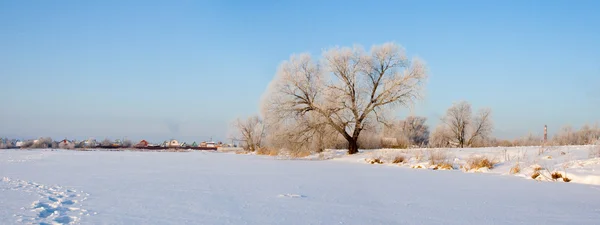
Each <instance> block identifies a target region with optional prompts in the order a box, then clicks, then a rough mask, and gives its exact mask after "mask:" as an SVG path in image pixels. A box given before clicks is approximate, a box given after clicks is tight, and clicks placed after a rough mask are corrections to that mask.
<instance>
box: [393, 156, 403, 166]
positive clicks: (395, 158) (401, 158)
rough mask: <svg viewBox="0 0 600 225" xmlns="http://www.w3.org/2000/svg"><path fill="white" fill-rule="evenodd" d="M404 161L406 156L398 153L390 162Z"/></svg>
mask: <svg viewBox="0 0 600 225" xmlns="http://www.w3.org/2000/svg"><path fill="white" fill-rule="evenodd" d="M404 162H406V157H404V156H403V155H398V156H396V157H394V161H392V163H394V164H398V163H404Z"/></svg>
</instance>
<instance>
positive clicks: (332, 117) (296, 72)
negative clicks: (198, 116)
mask: <svg viewBox="0 0 600 225" xmlns="http://www.w3.org/2000/svg"><path fill="white" fill-rule="evenodd" d="M426 78H427V73H426V67H425V65H424V63H423V62H422V61H421V60H419V59H416V58H415V59H412V60H411V59H408V58H407V57H406V55H405V53H404V50H403V49H402V48H401V47H400V46H398V45H397V44H394V43H386V44H383V45H376V46H373V47H372V48H371V50H370V51H369V52H365V51H364V50H363V49H362V48H360V47H354V48H347V47H344V48H339V47H336V48H332V49H329V50H326V51H325V52H324V53H323V55H322V59H321V60H315V59H313V58H312V57H311V56H310V55H308V54H301V55H292V56H291V57H290V59H289V60H288V61H285V62H283V63H282V64H281V65H280V67H279V70H278V72H277V74H276V76H275V79H274V80H273V82H272V83H271V85H270V87H269V89H268V90H267V93H266V96H267V97H266V101H265V108H266V109H267V110H265V112H266V117H273V118H293V119H292V121H302V120H304V119H303V118H307V117H308V118H318V119H317V121H322V122H324V123H325V124H326V126H328V127H330V128H331V129H332V130H334V131H336V132H337V133H338V134H339V135H341V136H342V137H343V138H344V139H345V140H346V142H347V143H348V153H349V154H354V153H357V152H358V147H359V146H358V138H359V136H360V134H361V132H362V131H363V130H364V129H365V127H366V126H367V125H368V124H369V123H376V122H381V121H382V120H384V119H385V118H384V116H383V115H384V114H385V111H387V110H392V109H395V108H397V107H398V106H409V105H412V104H413V103H414V102H415V100H417V99H418V98H419V97H420V94H421V91H422V87H423V86H424V81H425V80H426Z"/></svg>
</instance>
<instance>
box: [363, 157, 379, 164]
mask: <svg viewBox="0 0 600 225" xmlns="http://www.w3.org/2000/svg"><path fill="white" fill-rule="evenodd" d="M367 162H368V163H370V164H383V161H381V158H372V159H367Z"/></svg>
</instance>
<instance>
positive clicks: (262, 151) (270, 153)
mask: <svg viewBox="0 0 600 225" xmlns="http://www.w3.org/2000/svg"><path fill="white" fill-rule="evenodd" d="M256 154H257V155H268V156H277V155H279V151H278V150H277V149H274V148H267V147H262V148H259V149H258V150H256Z"/></svg>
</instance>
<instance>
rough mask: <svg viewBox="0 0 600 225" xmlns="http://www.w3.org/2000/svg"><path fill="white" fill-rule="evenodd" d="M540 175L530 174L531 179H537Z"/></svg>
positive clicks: (535, 172)
mask: <svg viewBox="0 0 600 225" xmlns="http://www.w3.org/2000/svg"><path fill="white" fill-rule="evenodd" d="M540 175H542V174H540V171H534V172H533V174H531V179H534V180H535V179H537V178H538V177H539V176H540Z"/></svg>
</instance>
